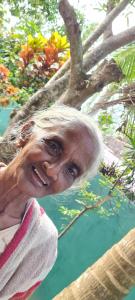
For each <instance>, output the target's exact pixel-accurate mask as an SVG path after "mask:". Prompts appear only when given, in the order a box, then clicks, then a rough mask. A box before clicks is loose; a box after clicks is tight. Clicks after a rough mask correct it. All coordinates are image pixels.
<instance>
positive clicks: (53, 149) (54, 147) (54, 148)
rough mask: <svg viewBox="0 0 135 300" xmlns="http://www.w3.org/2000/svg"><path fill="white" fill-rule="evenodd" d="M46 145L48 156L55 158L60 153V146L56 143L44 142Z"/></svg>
mask: <svg viewBox="0 0 135 300" xmlns="http://www.w3.org/2000/svg"><path fill="white" fill-rule="evenodd" d="M46 145H47V147H48V151H49V154H51V155H54V156H57V155H59V154H60V153H61V151H62V146H61V145H60V143H59V142H58V141H53V140H46Z"/></svg>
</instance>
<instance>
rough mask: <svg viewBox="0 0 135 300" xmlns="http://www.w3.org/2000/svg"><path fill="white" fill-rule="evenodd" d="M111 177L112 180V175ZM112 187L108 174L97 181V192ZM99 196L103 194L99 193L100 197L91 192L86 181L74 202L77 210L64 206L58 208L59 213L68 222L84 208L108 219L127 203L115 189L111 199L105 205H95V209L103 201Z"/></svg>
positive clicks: (120, 192)
mask: <svg viewBox="0 0 135 300" xmlns="http://www.w3.org/2000/svg"><path fill="white" fill-rule="evenodd" d="M111 176H112V178H113V175H111ZM112 186H113V183H111V181H110V176H109V175H108V174H106V175H105V176H102V177H101V178H100V179H99V190H102V191H103V190H106V191H107V190H108V189H109V188H110V189H111V188H112ZM101 194H103V192H101V193H100V195H98V194H96V193H95V192H93V191H92V190H91V185H90V183H89V182H88V181H85V182H84V183H83V184H82V186H81V188H80V190H79V197H78V199H76V200H75V202H76V204H77V208H75V209H69V208H68V207H66V206H60V207H59V211H60V213H61V214H62V215H63V216H64V219H65V218H67V219H68V220H72V219H73V218H75V217H77V216H78V215H79V214H80V213H81V211H82V210H83V209H84V208H85V207H87V208H89V207H90V210H91V209H93V210H95V212H96V213H97V214H98V215H100V216H101V217H110V216H113V215H114V214H116V213H118V211H119V209H120V207H121V205H122V203H124V202H127V199H126V197H125V195H124V193H123V191H122V190H121V191H120V190H118V189H115V190H114V191H113V192H112V198H111V199H110V200H109V201H108V202H107V203H105V204H103V205H102V204H101V205H97V207H96V204H98V203H99V202H100V200H101V199H103V196H101ZM92 207H93V208H92ZM88 210H89V209H88ZM86 214H87V211H86V212H85V215H86Z"/></svg>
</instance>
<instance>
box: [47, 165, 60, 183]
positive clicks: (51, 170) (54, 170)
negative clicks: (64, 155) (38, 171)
mask: <svg viewBox="0 0 135 300" xmlns="http://www.w3.org/2000/svg"><path fill="white" fill-rule="evenodd" d="M43 166H44V169H45V172H46V175H47V176H48V177H51V178H53V180H55V181H56V180H57V179H58V176H59V173H60V170H61V165H60V164H58V163H57V164H56V163H54V164H53V163H49V162H44V163H43Z"/></svg>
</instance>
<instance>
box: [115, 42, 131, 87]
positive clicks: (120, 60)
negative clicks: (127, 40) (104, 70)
mask: <svg viewBox="0 0 135 300" xmlns="http://www.w3.org/2000/svg"><path fill="white" fill-rule="evenodd" d="M114 58H115V61H116V63H117V64H118V65H119V66H120V67H121V69H122V72H123V74H124V75H125V80H126V81H127V82H130V81H133V80H135V44H134V43H133V44H132V45H130V46H128V47H126V48H124V49H122V50H120V51H118V52H117V53H116V54H115V56H114Z"/></svg>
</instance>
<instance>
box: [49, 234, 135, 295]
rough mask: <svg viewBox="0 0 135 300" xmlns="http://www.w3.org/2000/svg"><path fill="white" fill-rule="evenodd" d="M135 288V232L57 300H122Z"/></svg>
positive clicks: (66, 289)
mask: <svg viewBox="0 0 135 300" xmlns="http://www.w3.org/2000/svg"><path fill="white" fill-rule="evenodd" d="M134 284H135V229H133V230H131V231H130V232H129V233H128V234H127V235H126V236H125V237H124V238H123V239H122V240H121V241H120V242H119V243H117V244H115V245H114V246H113V247H112V248H111V249H110V250H108V251H107V252H106V253H105V254H104V255H103V256H102V257H101V258H100V259H99V260H98V261H97V262H96V263H95V264H93V265H92V266H91V267H90V268H88V269H87V270H86V271H85V272H84V273H83V274H82V275H81V276H80V277H79V278H78V279H77V280H75V281H74V282H73V283H71V284H70V285H69V286H68V287H67V288H65V289H64V290H63V291H62V292H60V293H59V294H58V295H57V296H56V297H54V298H53V300H101V299H104V300H120V299H123V297H125V296H126V295H127V294H128V293H129V289H130V287H132V286H133V285H134Z"/></svg>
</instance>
